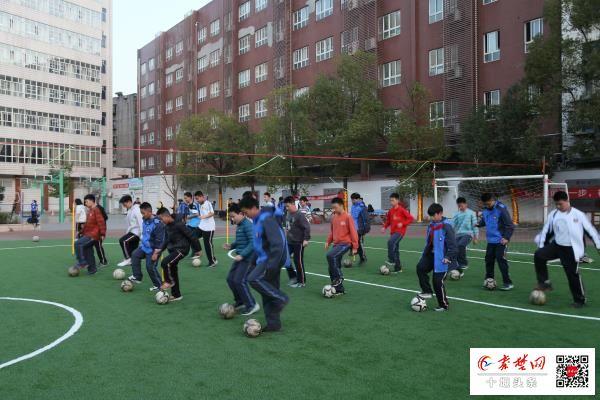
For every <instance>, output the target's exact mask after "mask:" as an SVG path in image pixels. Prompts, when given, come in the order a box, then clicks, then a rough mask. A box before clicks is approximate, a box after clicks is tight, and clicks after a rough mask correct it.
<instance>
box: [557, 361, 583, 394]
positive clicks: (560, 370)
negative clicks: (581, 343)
mask: <svg viewBox="0 0 600 400" xmlns="http://www.w3.org/2000/svg"><path fill="white" fill-rule="evenodd" d="M588 360H589V358H588V356H584V355H578V356H574V355H562V356H558V355H557V356H556V387H557V388H587V387H588V386H589V364H588Z"/></svg>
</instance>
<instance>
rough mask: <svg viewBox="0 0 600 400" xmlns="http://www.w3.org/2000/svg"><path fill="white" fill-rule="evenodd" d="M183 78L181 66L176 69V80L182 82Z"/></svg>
mask: <svg viewBox="0 0 600 400" xmlns="http://www.w3.org/2000/svg"><path fill="white" fill-rule="evenodd" d="M182 79H183V68H179V69H178V70H177V71H175V82H180V81H181V80H182Z"/></svg>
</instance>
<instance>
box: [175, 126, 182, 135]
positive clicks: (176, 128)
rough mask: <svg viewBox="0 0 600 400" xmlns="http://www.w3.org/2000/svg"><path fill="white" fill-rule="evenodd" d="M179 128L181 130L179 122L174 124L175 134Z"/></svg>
mask: <svg viewBox="0 0 600 400" xmlns="http://www.w3.org/2000/svg"><path fill="white" fill-rule="evenodd" d="M180 130H181V124H180V123H178V124H176V125H175V136H177V135H179V131H180Z"/></svg>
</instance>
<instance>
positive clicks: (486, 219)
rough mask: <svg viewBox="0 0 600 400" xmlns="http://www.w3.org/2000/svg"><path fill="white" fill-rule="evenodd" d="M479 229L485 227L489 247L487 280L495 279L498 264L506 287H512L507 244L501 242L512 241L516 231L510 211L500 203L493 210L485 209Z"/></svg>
mask: <svg viewBox="0 0 600 400" xmlns="http://www.w3.org/2000/svg"><path fill="white" fill-rule="evenodd" d="M477 226H478V227H485V236H486V240H487V247H486V251H485V278H486V279H488V278H492V279H493V278H494V264H495V262H497V263H498V267H499V268H500V273H501V274H502V281H503V283H504V285H511V284H512V280H511V279H510V274H509V271H508V269H509V266H508V261H507V260H506V250H507V244H502V243H501V240H502V239H506V240H510V238H511V237H512V234H513V231H514V224H513V222H512V218H511V217H510V214H509V213H508V209H507V208H506V206H505V205H504V204H502V203H501V202H500V201H496V204H494V206H493V207H492V208H491V209H488V208H486V207H484V208H483V211H482V216H481V219H480V220H479V223H478V224H477Z"/></svg>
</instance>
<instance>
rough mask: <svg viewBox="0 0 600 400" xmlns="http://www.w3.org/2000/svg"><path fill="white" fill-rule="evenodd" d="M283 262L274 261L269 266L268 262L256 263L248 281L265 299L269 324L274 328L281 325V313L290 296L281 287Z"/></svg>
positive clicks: (264, 307) (264, 305)
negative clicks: (280, 275) (280, 279)
mask: <svg viewBox="0 0 600 400" xmlns="http://www.w3.org/2000/svg"><path fill="white" fill-rule="evenodd" d="M281 267H282V263H273V264H272V265H271V266H269V267H267V265H266V264H259V265H255V266H254V267H252V268H250V271H249V272H248V277H247V279H248V282H249V283H250V286H252V287H253V288H254V290H256V291H257V292H258V293H260V295H261V296H262V300H263V309H264V310H265V318H266V320H267V326H269V327H272V328H280V327H281V318H280V313H281V310H282V309H283V307H284V306H285V305H286V304H287V303H288V302H289V298H288V296H287V295H286V294H285V293H283V292H282V291H281V290H280V289H279V274H280V273H281Z"/></svg>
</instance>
